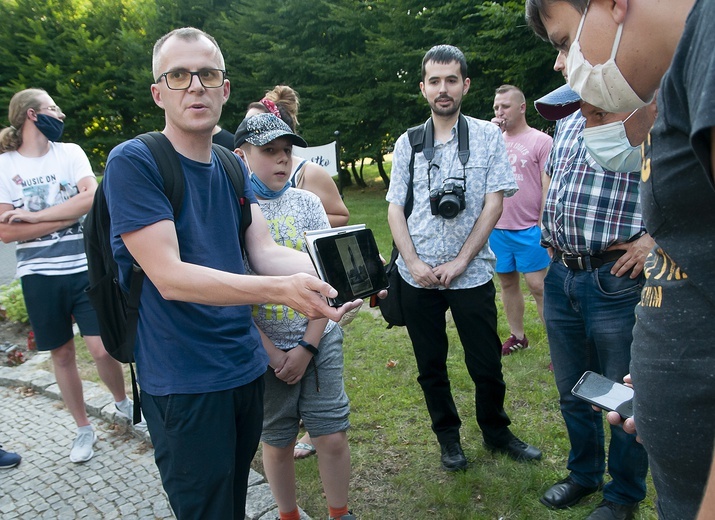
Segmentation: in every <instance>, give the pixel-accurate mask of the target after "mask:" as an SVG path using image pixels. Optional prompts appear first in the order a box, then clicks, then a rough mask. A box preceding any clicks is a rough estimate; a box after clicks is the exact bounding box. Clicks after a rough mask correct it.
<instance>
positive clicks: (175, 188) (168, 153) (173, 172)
mask: <svg viewBox="0 0 715 520" xmlns="http://www.w3.org/2000/svg"><path fill="white" fill-rule="evenodd" d="M137 139H139V140H140V141H141V142H142V143H144V144H145V145H146V146H147V148H149V151H150V152H151V154H152V156H153V157H154V160H155V161H156V165H157V167H158V168H159V173H160V174H161V178H162V179H163V181H164V193H165V194H166V196H167V198H168V199H169V202H170V203H171V207H172V209H173V210H174V220H176V217H178V216H179V213H181V206H182V204H183V202H184V169H183V168H182V167H181V162H180V161H179V156H178V155H177V154H176V150H175V149H174V146H173V145H172V144H171V141H169V138H168V137H166V136H165V135H164V134H162V133H161V132H147V133H146V134H141V135H138V136H137Z"/></svg>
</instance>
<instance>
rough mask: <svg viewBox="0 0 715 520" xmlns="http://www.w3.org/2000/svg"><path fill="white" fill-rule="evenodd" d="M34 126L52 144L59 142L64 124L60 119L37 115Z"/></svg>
mask: <svg viewBox="0 0 715 520" xmlns="http://www.w3.org/2000/svg"><path fill="white" fill-rule="evenodd" d="M35 126H36V127H37V129H38V130H39V131H40V132H42V135H44V136H45V137H47V139H48V140H50V141H52V142H55V141H59V140H60V137H62V131H63V130H64V129H65V123H64V122H63V121H62V120H61V119H57V118H56V117H52V116H48V115H45V114H37V121H35Z"/></svg>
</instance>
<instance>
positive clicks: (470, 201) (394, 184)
mask: <svg viewBox="0 0 715 520" xmlns="http://www.w3.org/2000/svg"><path fill="white" fill-rule="evenodd" d="M466 119H467V123H468V125H469V160H468V161H467V163H466V164H465V165H464V166H462V164H461V162H460V161H459V158H458V151H459V150H458V148H459V146H458V138H457V124H456V123H455V126H454V127H453V128H452V136H451V138H450V139H449V140H448V141H447V142H446V143H442V142H439V141H437V140H435V143H434V145H435V150H434V152H435V154H434V158H433V159H432V161H431V164H428V161H427V160H426V159H425V157H424V154H422V153H421V152H420V153H418V154H416V155H415V164H414V186H413V193H414V204H413V208H412V213H411V214H410V216H409V218H408V219H407V227H408V229H409V232H410V237H411V239H412V243H413V244H414V246H415V250H416V252H417V255H418V256H419V258H420V259H421V260H422V261H423V262H425V263H426V264H428V265H430V266H433V267H436V266H438V265H441V264H444V263H446V262H449V261H451V260H454V258H455V257H456V256H457V255H458V254H459V251H460V250H461V248H462V246H463V245H464V243H465V241H466V240H467V237H469V234H470V233H471V232H472V229H473V228H474V225H475V223H476V222H477V219H478V218H479V215H480V214H481V212H482V208H483V207H484V197H485V195H486V194H487V193H496V192H499V191H502V192H504V196H507V197H508V196H511V195H513V194H514V193H516V191H517V189H518V186H517V184H516V180H515V179H514V174H513V172H512V168H511V165H510V164H509V157H508V155H507V152H506V146H505V144H504V138H503V137H502V134H501V131H500V130H499V128H498V127H497V126H496V125H494V124H492V123H489V122H487V121H482V120H479V119H475V118H472V117H467V118H466ZM411 152H412V148H411V146H410V142H409V139H408V137H407V133H404V134H402V135H401V136H400V138H399V139H398V140H397V143H396V144H395V151H394V154H393V159H392V173H391V175H390V189H389V190H388V192H387V197H386V198H387V201H388V202H390V203H392V204H395V205H398V206H404V205H405V201H406V197H407V186H408V183H409V177H410V174H409V164H410V156H411ZM428 169H429V175H428ZM445 181H447V182H449V181H452V182H455V183H457V184H463V185H464V187H465V202H466V204H465V209H464V210H463V211H461V212H459V214H458V215H457V216H456V217H455V218H453V219H446V218H443V217H441V216H439V215H432V212H431V210H430V201H429V192H430V189H433V188H440V187H442V186H443V183H444V182H445ZM495 262H496V257H495V256H494V253H493V252H492V250H491V249H490V248H489V243H488V242H487V243H485V244H484V247H483V248H482V250H481V251H480V252H479V253H478V254H477V255H476V256H475V257H474V259H473V260H472V261H471V262H470V264H469V265H468V266H467V269H466V270H465V271H464V273H462V274H461V275H460V276H459V277H458V278H457V279H456V280H454V282H452V284H451V285H450V289H468V288H473V287H478V286H480V285H484V284H485V283H487V282H488V281H489V280H491V279H492V277H493V276H494V265H495ZM397 266H398V268H399V270H400V274H401V275H402V277H403V278H404V280H405V281H406V282H407V283H409V284H410V285H413V286H415V287H418V286H419V284H418V283H417V282H415V280H414V279H413V278H412V276H410V273H409V270H408V269H407V266H406V265H405V262H404V260H403V259H402V257H400V258H399V259H398V261H397Z"/></svg>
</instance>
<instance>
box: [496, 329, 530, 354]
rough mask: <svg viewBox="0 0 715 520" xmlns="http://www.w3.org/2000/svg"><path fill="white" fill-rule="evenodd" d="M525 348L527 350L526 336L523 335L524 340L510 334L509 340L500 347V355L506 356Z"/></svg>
mask: <svg viewBox="0 0 715 520" xmlns="http://www.w3.org/2000/svg"><path fill="white" fill-rule="evenodd" d="M525 348H529V340H528V339H527V338H526V334H524V339H517V338H516V336H514V334H510V335H509V339H507V340H506V341H505V342H504V344H503V345H502V346H501V355H502V356H508V355H509V354H513V353H514V352H516V351H517V350H522V349H525Z"/></svg>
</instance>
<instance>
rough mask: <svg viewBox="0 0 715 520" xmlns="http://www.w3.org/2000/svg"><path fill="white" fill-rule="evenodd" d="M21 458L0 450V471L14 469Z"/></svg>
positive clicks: (15, 454)
mask: <svg viewBox="0 0 715 520" xmlns="http://www.w3.org/2000/svg"><path fill="white" fill-rule="evenodd" d="M21 460H22V457H20V455H18V454H17V453H12V452H11V451H5V450H3V449H2V448H0V469H8V468H14V467H15V466H17V465H18V464H20V461H21Z"/></svg>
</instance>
